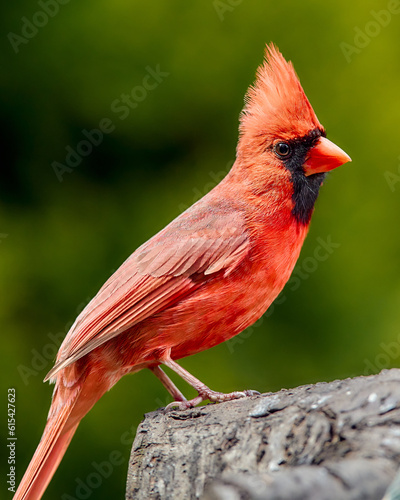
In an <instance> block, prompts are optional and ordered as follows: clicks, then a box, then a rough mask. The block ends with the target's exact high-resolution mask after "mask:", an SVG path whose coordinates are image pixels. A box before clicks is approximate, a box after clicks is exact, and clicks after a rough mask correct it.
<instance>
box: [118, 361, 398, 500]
mask: <svg viewBox="0 0 400 500" xmlns="http://www.w3.org/2000/svg"><path fill="white" fill-rule="evenodd" d="M399 465H400V370H395V369H393V370H385V371H383V372H381V373H380V374H379V375H374V376H369V377H358V378H354V379H346V380H338V381H334V382H330V383H319V384H316V385H309V386H303V387H298V388H296V389H291V390H285V389H284V390H281V391H279V392H277V393H275V394H272V393H269V394H263V395H261V396H255V397H251V398H247V399H241V400H237V401H232V402H229V403H222V404H217V405H208V406H204V407H198V408H195V409H191V410H185V411H177V410H172V411H168V412H165V411H164V410H158V411H155V412H152V413H149V414H147V415H146V417H145V420H144V421H143V422H142V424H141V425H140V427H139V429H138V432H137V435H136V439H135V441H134V443H133V447H132V455H131V458H130V463H129V471H128V481H127V495H126V497H127V498H128V499H132V500H133V499H134V500H149V499H158V500H164V499H168V500H169V499H173V500H175V499H177V500H180V499H185V500H186V499H203V500H240V499H246V500H247V499H258V500H261V499H268V500H278V499H279V500H297V499H298V500H300V499H301V500H305V499H307V500H347V499H351V500H381V499H382V497H383V496H384V493H385V490H386V489H387V487H388V486H389V484H390V483H391V481H392V480H393V478H394V476H395V474H396V471H397V469H398V467H399Z"/></svg>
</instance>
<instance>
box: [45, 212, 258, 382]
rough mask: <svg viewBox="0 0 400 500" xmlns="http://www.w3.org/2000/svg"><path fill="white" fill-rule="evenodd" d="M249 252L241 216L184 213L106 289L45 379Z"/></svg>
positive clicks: (75, 328)
mask: <svg viewBox="0 0 400 500" xmlns="http://www.w3.org/2000/svg"><path fill="white" fill-rule="evenodd" d="M195 207H196V208H195ZM248 251H249V240H248V235H247V231H246V223H245V219H244V216H243V215H242V213H241V212H240V211H238V210H232V209H230V210H229V207H223V208H222V207H218V206H214V207H213V206H211V207H210V206H203V207H202V206H201V205H200V206H194V207H192V209H189V210H188V211H186V212H184V213H183V214H182V215H181V216H179V217H178V218H177V219H175V220H174V221H172V222H171V223H170V224H169V225H168V226H167V227H166V228H165V229H163V230H162V231H161V232H160V233H158V234H157V235H155V236H154V237H153V238H151V239H150V240H149V241H148V242H146V243H145V244H144V245H142V246H141V247H139V248H138V249H137V250H136V251H135V252H134V253H133V254H132V255H131V256H130V257H129V258H128V259H127V260H126V261H125V262H124V263H123V264H122V266H121V267H120V268H119V269H118V270H117V271H116V272H115V273H114V274H113V275H112V276H111V277H110V278H109V279H108V281H107V282H106V283H105V284H104V285H103V287H102V288H101V289H100V291H99V292H98V294H97V295H96V296H95V297H94V298H93V299H92V300H91V302H90V303H89V304H88V305H87V306H86V307H85V309H84V310H83V311H82V312H81V314H80V315H79V316H78V318H77V319H76V321H75V323H74V324H73V326H72V327H71V330H70V331H69V332H68V335H67V336H66V338H65V340H64V342H63V344H62V345H61V347H60V351H59V354H58V357H57V363H56V364H55V366H54V367H53V369H52V370H51V371H50V372H49V373H48V374H47V376H46V378H45V380H48V379H50V378H52V377H54V375H55V374H56V373H57V372H58V371H59V370H61V369H63V368H65V367H66V366H68V365H70V364H71V363H73V362H75V361H77V360H78V359H79V358H81V357H82V356H84V355H86V354H87V353H89V352H90V351H92V350H93V349H95V348H96V347H99V346H100V345H102V344H103V343H104V342H107V341H108V340H110V339H112V338H113V337H115V336H116V335H119V334H120V333H122V332H124V331H126V330H127V329H128V328H131V327H132V326H134V325H135V324H137V323H139V322H140V321H143V320H144V319H146V318H148V317H150V316H152V315H154V314H156V313H159V312H161V311H162V310H164V309H165V308H167V307H169V306H171V305H173V304H176V303H177V302H179V301H180V300H181V299H182V298H184V297H185V296H187V295H188V294H190V293H191V292H193V290H194V289H196V288H198V287H199V286H201V285H202V283H204V281H205V280H206V279H207V276H208V275H211V274H213V273H216V272H218V271H221V272H223V274H224V275H225V276H226V275H228V274H229V273H230V272H231V271H232V270H233V269H235V268H236V267H237V266H238V265H239V264H240V262H242V260H243V259H244V258H245V256H246V255H247V254H248ZM194 277H196V279H193V278H194Z"/></svg>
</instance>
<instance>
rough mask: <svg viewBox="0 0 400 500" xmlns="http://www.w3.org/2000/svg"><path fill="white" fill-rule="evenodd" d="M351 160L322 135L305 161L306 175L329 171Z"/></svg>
mask: <svg viewBox="0 0 400 500" xmlns="http://www.w3.org/2000/svg"><path fill="white" fill-rule="evenodd" d="M348 161H351V158H350V156H349V155H348V154H347V153H345V152H344V151H343V149H340V148H339V147H338V146H336V144H334V143H333V142H331V141H330V140H329V139H327V138H326V137H320V138H319V139H318V142H317V143H316V145H315V146H313V147H312V148H311V149H310V152H309V155H308V158H307V159H306V161H305V163H304V173H305V175H306V176H308V175H313V174H318V173H320V172H329V170H333V169H334V168H336V167H340V165H343V163H347V162H348Z"/></svg>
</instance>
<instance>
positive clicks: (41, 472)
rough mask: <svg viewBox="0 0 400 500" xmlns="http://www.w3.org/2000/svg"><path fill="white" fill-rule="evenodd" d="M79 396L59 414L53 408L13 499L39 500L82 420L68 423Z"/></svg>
mask: <svg viewBox="0 0 400 500" xmlns="http://www.w3.org/2000/svg"><path fill="white" fill-rule="evenodd" d="M79 392H80V391H79ZM77 398H78V394H75V395H74V397H73V398H70V399H69V400H68V401H67V402H66V404H64V405H63V406H62V407H61V408H60V409H59V411H57V412H56V413H54V412H52V408H51V409H50V414H49V419H48V420H47V424H46V427H45V429H44V432H43V436H42V439H41V440H40V443H39V445H38V447H37V448H36V451H35V454H34V455H33V457H32V460H31V462H30V464H29V466H28V468H27V470H26V472H25V474H24V477H23V478H22V481H21V483H20V485H19V486H18V489H17V491H16V492H15V495H14V498H13V500H39V499H40V498H41V497H42V495H43V493H44V491H45V489H46V487H47V485H48V484H49V482H50V480H51V478H52V477H53V474H54V472H55V470H56V469H57V466H58V464H59V463H60V461H61V459H62V457H63V455H64V453H65V450H66V449H67V448H68V445H69V443H70V441H71V439H72V437H73V435H74V433H75V431H76V429H77V427H78V424H79V421H78V422H77V423H75V424H73V425H72V426H70V425H66V424H67V422H68V418H69V416H70V415H71V412H72V410H73V408H74V406H75V403H76V400H77ZM53 404H54V403H53ZM52 406H53V405H52Z"/></svg>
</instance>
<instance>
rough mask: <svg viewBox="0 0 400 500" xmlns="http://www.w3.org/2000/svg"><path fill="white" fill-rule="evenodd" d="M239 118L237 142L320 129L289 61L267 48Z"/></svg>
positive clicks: (286, 136) (273, 49) (277, 52)
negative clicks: (239, 136) (239, 137)
mask: <svg viewBox="0 0 400 500" xmlns="http://www.w3.org/2000/svg"><path fill="white" fill-rule="evenodd" d="M245 101H246V105H245V107H244V109H243V112H242V114H241V117H240V134H241V139H242V140H243V139H245V137H247V138H249V139H250V138H255V137H260V135H261V136H267V138H268V137H270V138H271V139H272V138H276V137H279V138H281V139H291V138H292V137H293V136H296V137H301V136H303V135H306V134H307V133H308V132H309V131H310V130H313V129H315V128H320V129H323V127H322V125H321V124H320V122H319V120H318V118H317V116H316V115H315V113H314V110H313V108H312V107H311V104H310V102H309V101H308V99H307V97H306V95H305V93H304V90H303V88H302V86H301V84H300V81H299V79H298V77H297V75H296V72H295V70H294V68H293V66H292V63H291V62H287V61H286V60H285V59H284V57H283V56H282V54H281V53H280V52H279V51H278V49H277V48H276V47H275V46H274V45H273V44H270V45H267V48H266V51H265V61H264V63H263V64H262V65H261V66H260V67H259V68H258V70H257V78H256V81H255V83H254V85H253V86H252V87H250V88H249V90H248V92H247V95H246V99H245Z"/></svg>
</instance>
